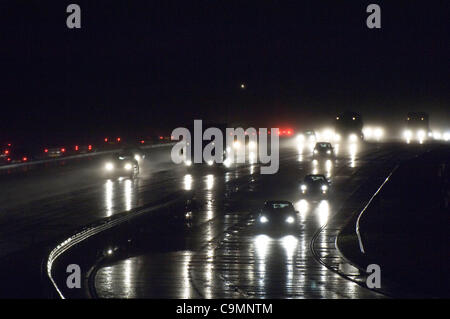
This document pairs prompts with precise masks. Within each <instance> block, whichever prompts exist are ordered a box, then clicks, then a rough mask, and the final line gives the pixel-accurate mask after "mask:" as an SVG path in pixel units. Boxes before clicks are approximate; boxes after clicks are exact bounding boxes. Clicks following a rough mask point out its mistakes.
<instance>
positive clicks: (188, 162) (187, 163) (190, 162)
mask: <svg viewBox="0 0 450 319" xmlns="http://www.w3.org/2000/svg"><path fill="white" fill-rule="evenodd" d="M184 164H186V166H191V165H192V161H190V160H187V161H186V162H184Z"/></svg>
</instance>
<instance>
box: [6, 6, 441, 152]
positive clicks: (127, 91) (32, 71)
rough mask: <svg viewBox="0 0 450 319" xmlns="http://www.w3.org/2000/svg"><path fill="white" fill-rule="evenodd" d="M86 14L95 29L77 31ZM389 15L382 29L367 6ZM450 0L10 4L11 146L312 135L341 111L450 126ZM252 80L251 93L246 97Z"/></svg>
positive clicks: (390, 121)
mask: <svg viewBox="0 0 450 319" xmlns="http://www.w3.org/2000/svg"><path fill="white" fill-rule="evenodd" d="M69 3H77V4H79V5H80V6H81V13H82V18H81V19H82V21H81V24H82V28H81V29H78V30H76V29H73V30H69V29H68V28H67V27H66V17H67V15H68V14H67V13H66V6H67V5H68V4H69ZM369 3H377V4H379V5H380V6H381V10H382V11H381V19H382V28H381V29H378V30H377V29H368V28H367V27H366V23H365V21H366V18H367V16H368V14H367V13H366V7H367V5H368V4H369ZM449 9H450V2H449V1H319V0H316V1H305V2H303V1H292V2H282V1H257V2H256V1H252V2H245V1H211V0H209V1H175V2H171V1H136V0H134V1H93V0H91V1H75V0H72V1H2V2H1V4H0V41H1V45H0V66H1V70H2V74H1V86H0V90H1V93H0V99H1V100H0V101H1V108H2V130H1V133H0V134H1V135H2V136H0V140H2V139H3V140H4V139H13V140H21V139H33V141H36V143H37V142H42V141H47V140H49V139H56V138H60V139H65V138H67V139H69V138H78V137H80V138H81V137H84V138H88V137H93V136H103V135H105V134H110V133H111V134H112V133H114V134H125V135H126V134H130V135H133V134H142V133H147V132H152V131H161V130H166V131H170V130H171V129H172V128H174V127H175V126H179V125H183V126H186V125H189V124H191V123H192V120H193V119H194V118H199V119H203V120H209V121H212V122H228V123H236V124H242V125H257V126H274V125H292V126H295V127H305V126H308V125H309V124H310V123H311V121H315V122H317V121H320V122H326V121H329V120H330V119H331V118H333V117H334V115H335V114H336V113H338V112H341V111H344V110H347V109H351V110H355V111H358V112H360V113H361V114H362V115H363V117H364V119H365V120H366V122H370V121H374V122H377V123H387V124H391V125H394V124H396V123H397V124H399V123H401V121H402V119H403V118H404V116H405V114H406V113H407V112H408V111H414V110H416V111H418V110H423V111H427V112H429V113H430V115H431V122H432V125H433V124H436V125H443V124H447V126H450V125H449V124H450V108H449V106H450V81H449V74H450V62H449V60H450V59H449V57H450V43H449V39H450V37H449V34H450V33H449V31H450V30H449V21H450V20H449V13H450V10H449ZM241 83H245V84H246V86H247V87H246V89H245V90H242V89H240V84H241Z"/></svg>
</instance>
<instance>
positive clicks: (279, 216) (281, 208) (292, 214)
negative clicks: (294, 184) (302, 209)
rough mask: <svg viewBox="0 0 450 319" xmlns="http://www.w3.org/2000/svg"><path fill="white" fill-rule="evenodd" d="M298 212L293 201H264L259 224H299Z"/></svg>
mask: <svg viewBox="0 0 450 319" xmlns="http://www.w3.org/2000/svg"><path fill="white" fill-rule="evenodd" d="M297 215H298V212H297V211H296V210H295V208H294V205H293V204H292V203H291V202H288V201H284V200H271V201H266V202H265V203H264V207H263V208H262V209H261V210H260V212H259V214H258V217H257V220H256V222H257V224H258V225H259V226H260V227H262V228H266V227H271V226H282V227H292V226H294V225H296V224H297V221H298V216H297Z"/></svg>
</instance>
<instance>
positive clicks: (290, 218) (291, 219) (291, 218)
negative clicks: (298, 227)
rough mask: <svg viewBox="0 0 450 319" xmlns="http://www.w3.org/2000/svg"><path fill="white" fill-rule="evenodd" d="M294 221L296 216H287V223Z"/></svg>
mask: <svg viewBox="0 0 450 319" xmlns="http://www.w3.org/2000/svg"><path fill="white" fill-rule="evenodd" d="M293 222H294V217H292V216H289V217H288V218H286V223H289V224H292V223H293Z"/></svg>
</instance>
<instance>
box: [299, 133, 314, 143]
mask: <svg viewBox="0 0 450 319" xmlns="http://www.w3.org/2000/svg"><path fill="white" fill-rule="evenodd" d="M297 139H298V141H299V142H300V143H315V142H316V132H315V131H313V130H305V131H303V132H301V133H300V134H299V135H297Z"/></svg>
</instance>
